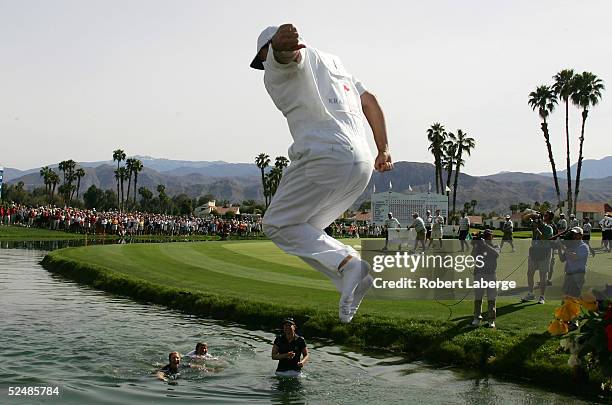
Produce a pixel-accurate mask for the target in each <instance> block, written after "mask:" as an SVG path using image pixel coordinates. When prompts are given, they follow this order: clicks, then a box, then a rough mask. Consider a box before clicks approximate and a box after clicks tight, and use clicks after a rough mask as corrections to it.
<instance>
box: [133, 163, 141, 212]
mask: <svg viewBox="0 0 612 405" xmlns="http://www.w3.org/2000/svg"><path fill="white" fill-rule="evenodd" d="M142 168H143V165H142V162H141V161H140V159H134V163H133V164H132V170H133V171H134V206H135V205H136V186H137V184H138V173H140V172H141V171H142Z"/></svg>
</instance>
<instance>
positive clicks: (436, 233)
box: [427, 210, 444, 249]
mask: <svg viewBox="0 0 612 405" xmlns="http://www.w3.org/2000/svg"><path fill="white" fill-rule="evenodd" d="M432 222H433V223H432V226H431V238H430V239H429V245H427V247H428V248H429V247H430V246H431V245H432V243H433V241H434V239H438V241H439V242H440V249H442V234H443V230H444V217H443V216H442V215H440V210H436V216H435V217H433V219H432Z"/></svg>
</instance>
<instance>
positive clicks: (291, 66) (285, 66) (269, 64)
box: [264, 44, 306, 75]
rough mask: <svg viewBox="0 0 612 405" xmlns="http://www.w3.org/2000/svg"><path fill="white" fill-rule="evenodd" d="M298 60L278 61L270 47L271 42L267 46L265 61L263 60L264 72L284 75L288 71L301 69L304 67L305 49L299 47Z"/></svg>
mask: <svg viewBox="0 0 612 405" xmlns="http://www.w3.org/2000/svg"><path fill="white" fill-rule="evenodd" d="M299 52H300V55H301V56H300V61H299V62H293V61H292V62H289V63H279V62H278V61H277V60H276V58H275V57H274V49H273V48H272V44H270V47H269V48H268V56H267V58H266V61H265V62H264V69H265V70H266V73H271V74H274V75H285V74H287V73H289V72H294V71H296V70H299V69H302V68H303V67H304V59H305V56H306V55H305V53H306V52H305V51H304V49H300V50H299Z"/></svg>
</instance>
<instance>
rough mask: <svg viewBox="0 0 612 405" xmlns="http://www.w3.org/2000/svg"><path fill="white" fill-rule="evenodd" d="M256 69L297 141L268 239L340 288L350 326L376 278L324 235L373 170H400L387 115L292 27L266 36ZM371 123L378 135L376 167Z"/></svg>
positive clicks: (334, 60)
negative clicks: (369, 132)
mask: <svg viewBox="0 0 612 405" xmlns="http://www.w3.org/2000/svg"><path fill="white" fill-rule="evenodd" d="M251 67H252V68H254V69H259V70H264V71H265V73H264V85H265V87H266V90H267V91H268V94H270V97H271V98H272V101H273V102H274V104H275V105H276V107H277V108H278V109H279V110H280V111H281V112H282V113H283V115H284V116H285V117H286V118H287V123H288V124H289V130H290V132H291V136H292V137H293V141H294V142H293V145H291V147H290V148H289V158H290V159H291V164H290V165H289V167H288V168H287V169H286V170H285V172H284V173H283V177H282V179H281V182H280V184H279V186H278V188H277V190H276V194H275V195H274V198H273V199H272V202H271V203H270V206H269V207H268V210H267V211H266V214H265V216H264V218H263V229H264V232H265V234H266V235H267V236H268V237H269V238H270V239H271V240H272V241H273V242H274V243H275V244H276V245H277V246H279V247H280V248H281V249H283V250H284V251H285V252H287V253H290V254H293V255H296V256H298V257H300V258H302V259H303V260H304V261H305V262H306V263H308V264H309V265H311V266H312V267H314V268H315V269H316V270H318V271H320V272H322V273H323V274H325V275H326V276H328V277H329V278H330V279H331V280H332V281H333V282H334V285H335V286H336V288H337V289H338V291H339V292H340V294H341V295H340V303H339V316H340V321H341V322H344V323H348V322H350V321H351V320H352V319H353V316H354V315H355V313H356V312H357V309H358V308H359V304H360V303H361V301H362V299H363V297H364V296H365V294H366V293H367V291H368V290H369V289H370V287H371V286H372V281H373V279H372V277H371V276H370V275H369V265H368V264H367V263H366V262H365V261H362V260H361V258H360V257H359V255H358V254H357V252H356V251H355V250H354V249H353V248H351V247H350V246H346V245H344V244H343V243H340V242H339V241H337V240H336V239H334V238H332V237H331V236H328V235H327V234H326V233H325V232H324V231H323V230H324V229H325V228H326V227H327V226H328V225H329V224H331V223H332V222H333V221H334V220H335V219H336V218H338V217H339V216H340V215H341V214H342V213H343V212H344V211H346V210H347V209H348V208H349V207H350V206H351V205H352V204H353V203H354V202H355V200H356V199H357V197H359V195H360V194H361V193H362V192H363V191H364V190H365V187H366V186H367V184H368V182H369V181H370V176H371V175H372V167H374V168H375V169H376V170H378V171H380V172H384V171H387V170H391V169H393V163H392V161H391V155H390V154H389V146H388V143H387V132H386V129H385V120H384V116H383V112H382V110H381V108H380V106H379V105H378V102H377V100H376V98H375V97H374V96H373V95H372V94H371V93H369V92H368V91H366V89H365V87H364V86H363V84H362V83H361V82H360V81H359V80H357V79H356V78H355V77H354V76H353V75H351V74H350V73H349V72H348V71H347V70H346V69H345V68H344V66H343V65H342V62H341V61H340V59H339V58H338V57H337V56H334V55H330V54H328V53H324V52H321V51H319V50H317V49H315V48H312V47H309V46H306V45H305V44H304V42H302V41H301V38H300V37H299V35H298V32H297V29H296V28H295V27H294V26H293V25H291V24H284V25H281V26H280V27H268V28H266V29H265V30H263V32H262V33H261V34H260V35H259V38H258V39H257V54H256V56H255V58H254V59H253V61H252V62H251ZM363 116H365V118H366V119H367V121H368V123H369V125H370V127H371V128H372V132H373V134H374V141H375V143H376V147H377V149H378V155H377V157H376V159H375V160H373V159H372V155H371V154H370V149H369V147H368V144H367V141H366V130H365V127H364V123H363Z"/></svg>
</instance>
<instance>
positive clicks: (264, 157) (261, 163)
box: [255, 153, 270, 208]
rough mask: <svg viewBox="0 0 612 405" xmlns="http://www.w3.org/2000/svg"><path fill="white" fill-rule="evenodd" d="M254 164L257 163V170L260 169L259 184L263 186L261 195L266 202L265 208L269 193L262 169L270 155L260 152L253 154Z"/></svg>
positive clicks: (267, 164)
mask: <svg viewBox="0 0 612 405" xmlns="http://www.w3.org/2000/svg"><path fill="white" fill-rule="evenodd" d="M255 164H256V165H257V167H259V170H261V186H262V187H263V195H264V200H265V201H264V202H265V204H266V208H268V205H269V201H268V196H269V193H268V192H267V191H268V190H267V188H266V178H265V173H264V170H265V169H266V167H268V166H269V165H270V156H268V155H266V154H265V153H260V154H259V155H257V156H255Z"/></svg>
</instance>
